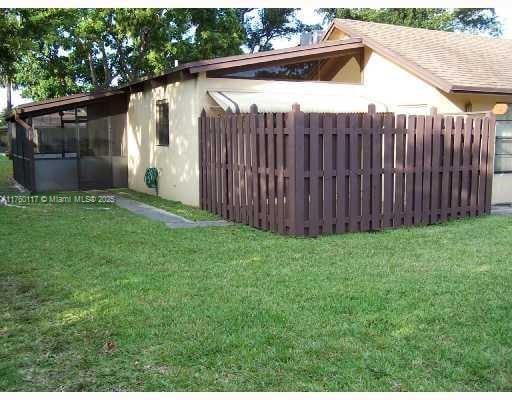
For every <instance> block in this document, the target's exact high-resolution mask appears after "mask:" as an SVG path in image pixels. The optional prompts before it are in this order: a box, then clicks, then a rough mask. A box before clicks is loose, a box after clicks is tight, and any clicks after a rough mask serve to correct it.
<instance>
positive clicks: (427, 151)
mask: <svg viewBox="0 0 512 400" xmlns="http://www.w3.org/2000/svg"><path fill="white" fill-rule="evenodd" d="M433 124H434V118H433V117H432V116H426V117H425V133H424V136H423V187H422V190H423V199H422V217H421V219H422V223H423V224H428V223H429V222H430V213H431V210H432V204H431V202H430V194H431V192H430V189H431V184H432V130H433Z"/></svg>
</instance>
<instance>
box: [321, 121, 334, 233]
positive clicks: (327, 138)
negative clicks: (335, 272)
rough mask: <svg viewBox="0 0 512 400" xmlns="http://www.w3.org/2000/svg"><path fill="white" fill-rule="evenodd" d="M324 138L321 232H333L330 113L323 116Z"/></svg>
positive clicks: (331, 131) (331, 130)
mask: <svg viewBox="0 0 512 400" xmlns="http://www.w3.org/2000/svg"><path fill="white" fill-rule="evenodd" d="M323 127H324V140H323V147H324V148H323V153H324V165H323V176H324V196H323V198H324V201H323V203H324V207H323V218H322V220H323V227H322V233H327V234H328V233H332V232H333V218H334V210H335V208H336V198H335V196H334V192H335V191H334V187H335V185H334V178H333V175H334V168H333V151H334V150H335V149H336V148H335V147H333V134H334V130H333V117H332V116H331V115H326V116H324V124H323Z"/></svg>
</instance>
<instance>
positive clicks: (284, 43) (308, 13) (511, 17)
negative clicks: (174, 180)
mask: <svg viewBox="0 0 512 400" xmlns="http://www.w3.org/2000/svg"><path fill="white" fill-rule="evenodd" d="M314 10H315V8H302V9H301V10H300V11H299V18H300V19H301V20H302V22H304V23H307V24H323V20H322V16H320V15H319V14H317V13H315V11H314ZM496 14H497V15H498V18H499V19H500V21H501V22H502V25H503V37H504V38H507V39H512V7H496ZM272 43H273V45H274V48H277V49H279V48H284V47H290V46H295V45H297V44H298V43H299V38H298V36H295V37H293V38H291V39H278V40H274V41H273V42H272ZM12 97H13V98H12V102H13V105H15V106H16V105H19V104H23V103H27V102H30V101H31V99H24V98H22V97H21V94H20V93H19V92H18V91H14V92H13V95H12ZM6 102H7V99H6V92H5V89H4V88H0V110H1V109H3V108H4V107H5V104H6Z"/></svg>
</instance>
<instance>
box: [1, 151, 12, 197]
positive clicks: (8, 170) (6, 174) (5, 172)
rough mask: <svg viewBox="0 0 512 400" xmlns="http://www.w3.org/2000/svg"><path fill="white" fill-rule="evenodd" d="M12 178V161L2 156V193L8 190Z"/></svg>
mask: <svg viewBox="0 0 512 400" xmlns="http://www.w3.org/2000/svg"><path fill="white" fill-rule="evenodd" d="M11 176H12V161H11V160H9V158H7V157H6V156H5V155H4V154H0V193H2V191H3V190H5V189H6V188H8V187H9V186H10V185H9V180H10V178H11Z"/></svg>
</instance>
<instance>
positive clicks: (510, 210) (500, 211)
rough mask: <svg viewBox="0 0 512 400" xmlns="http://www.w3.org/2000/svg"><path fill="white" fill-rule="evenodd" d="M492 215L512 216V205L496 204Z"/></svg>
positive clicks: (492, 209) (492, 208)
mask: <svg viewBox="0 0 512 400" xmlns="http://www.w3.org/2000/svg"><path fill="white" fill-rule="evenodd" d="M491 214H492V215H509V216H512V205H509V204H504V205H495V206H492V207H491Z"/></svg>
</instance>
